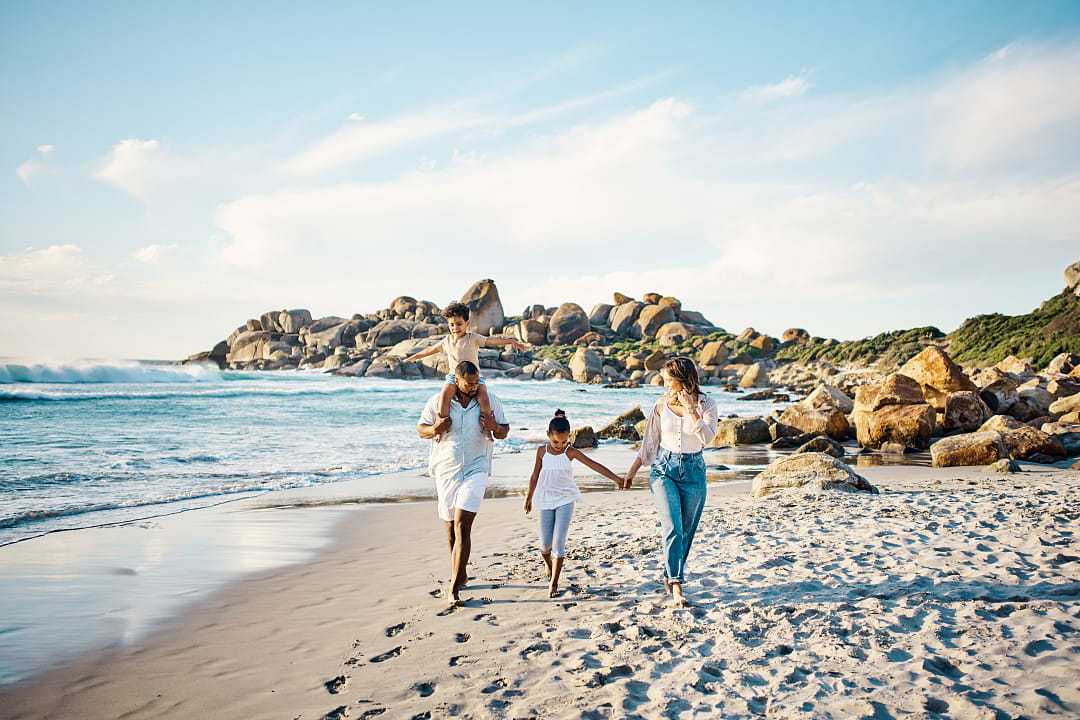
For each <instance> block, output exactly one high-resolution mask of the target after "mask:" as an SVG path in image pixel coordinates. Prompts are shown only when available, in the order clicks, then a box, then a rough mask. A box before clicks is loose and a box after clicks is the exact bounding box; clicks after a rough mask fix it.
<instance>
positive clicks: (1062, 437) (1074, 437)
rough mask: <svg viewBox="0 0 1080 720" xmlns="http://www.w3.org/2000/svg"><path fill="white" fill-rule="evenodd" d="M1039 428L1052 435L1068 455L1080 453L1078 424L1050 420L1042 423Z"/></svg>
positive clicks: (1072, 455) (1079, 429)
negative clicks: (1050, 421)
mask: <svg viewBox="0 0 1080 720" xmlns="http://www.w3.org/2000/svg"><path fill="white" fill-rule="evenodd" d="M1040 429H1041V430H1042V431H1043V432H1044V433H1046V434H1047V435H1053V436H1054V437H1055V438H1056V439H1057V441H1058V442H1060V443H1061V446H1062V447H1063V448H1064V449H1065V454H1066V455H1068V456H1069V457H1075V456H1077V455H1080V424H1077V423H1060V422H1052V423H1044V424H1043V426H1042V428H1040Z"/></svg>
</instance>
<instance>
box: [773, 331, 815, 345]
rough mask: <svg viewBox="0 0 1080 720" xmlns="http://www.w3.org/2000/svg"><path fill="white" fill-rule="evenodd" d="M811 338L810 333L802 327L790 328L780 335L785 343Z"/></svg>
mask: <svg viewBox="0 0 1080 720" xmlns="http://www.w3.org/2000/svg"><path fill="white" fill-rule="evenodd" d="M809 339H810V333H808V332H806V331H805V330H803V329H802V328H788V329H787V330H785V331H784V332H783V334H782V335H780V341H781V342H785V343H802V342H806V341H807V340H809Z"/></svg>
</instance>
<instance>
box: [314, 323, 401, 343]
mask: <svg viewBox="0 0 1080 720" xmlns="http://www.w3.org/2000/svg"><path fill="white" fill-rule="evenodd" d="M391 322H394V321H391ZM397 322H403V321H397ZM315 327H320V328H322V329H320V330H317V331H313V330H312V328H315ZM367 327H368V322H367V321H366V320H345V321H343V322H340V323H338V324H336V325H330V326H329V327H323V326H322V325H319V324H317V323H313V324H312V325H309V326H308V327H307V328H306V332H304V333H303V334H302V335H301V336H300V339H301V340H302V341H303V343H304V344H305V345H306V346H308V347H311V348H318V347H326V348H329V349H330V350H334V349H336V348H338V347H341V346H347V347H352V346H353V345H355V344H356V338H357V336H358V335H360V334H361V333H362V332H364V331H365V330H366V329H367ZM406 337H407V336H406ZM402 339H404V338H402ZM395 342H397V341H396V340H395ZM387 344H388V345H393V344H394V343H393V342H390V343H387Z"/></svg>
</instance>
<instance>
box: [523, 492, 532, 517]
mask: <svg viewBox="0 0 1080 720" xmlns="http://www.w3.org/2000/svg"><path fill="white" fill-rule="evenodd" d="M531 512H532V498H531V497H529V496H528V495H526V496H525V514H526V515H528V514H529V513H531Z"/></svg>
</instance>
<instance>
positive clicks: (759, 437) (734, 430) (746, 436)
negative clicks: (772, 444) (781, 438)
mask: <svg viewBox="0 0 1080 720" xmlns="http://www.w3.org/2000/svg"><path fill="white" fill-rule="evenodd" d="M770 440H772V437H771V436H770V435H769V425H768V423H766V422H765V421H764V420H762V419H761V418H757V417H755V418H727V419H725V420H721V421H720V422H719V423H718V424H717V426H716V436H715V437H714V438H713V441H712V443H711V444H710V447H731V446H733V445H754V444H757V443H767V442H769V441H770Z"/></svg>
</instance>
